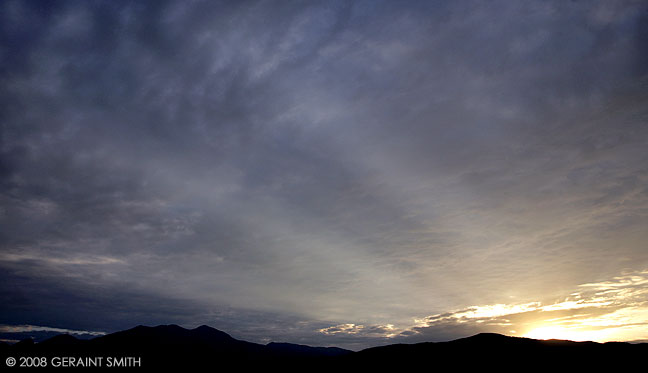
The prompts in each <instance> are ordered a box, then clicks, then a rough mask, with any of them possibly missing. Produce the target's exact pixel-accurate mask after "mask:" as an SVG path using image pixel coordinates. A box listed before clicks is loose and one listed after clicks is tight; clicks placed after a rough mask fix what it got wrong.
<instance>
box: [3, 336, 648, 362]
mask: <svg viewBox="0 0 648 373" xmlns="http://www.w3.org/2000/svg"><path fill="white" fill-rule="evenodd" d="M0 354H1V355H2V359H3V360H0V361H2V362H4V359H5V358H7V357H14V358H16V359H19V358H20V357H21V356H22V357H35V356H39V357H43V356H44V357H47V358H48V359H51V358H54V357H60V356H68V357H73V358H77V359H79V358H83V357H90V358H93V357H103V358H105V359H107V358H108V357H124V358H135V359H138V360H137V361H139V363H138V364H136V365H134V366H131V367H130V369H139V370H141V369H144V370H149V369H156V370H158V369H168V368H173V369H187V368H192V369H197V368H201V369H204V368H209V367H211V368H214V369H216V370H218V369H220V368H222V367H237V368H243V369H250V368H251V369H254V370H267V369H270V368H272V369H281V370H284V371H286V370H290V371H292V370H295V371H296V370H300V371H301V370H309V371H313V370H316V371H323V370H335V371H357V370H363V371H365V370H367V369H371V370H376V371H392V370H394V371H403V370H404V369H406V370H410V369H412V370H414V369H417V370H418V369H420V367H421V366H424V367H437V366H439V367H447V366H450V367H453V368H456V369H462V370H463V369H483V368H486V367H488V368H497V369H498V370H504V371H509V370H522V369H524V370H536V369H554V370H555V369H558V370H565V369H568V368H569V369H581V370H582V369H595V370H599V369H602V368H607V369H615V370H618V369H621V368H631V367H634V366H635V365H634V364H639V363H641V364H643V362H644V360H645V358H646V357H648V344H646V343H640V344H631V343H624V342H611V343H596V342H572V341H563V340H535V339H529V338H520V337H509V336H504V335H500V334H492V333H482V334H477V335H474V336H471V337H467V338H461V339H457V340H453V341H449V342H424V343H416V344H392V345H387V346H380V347H372V348H368V349H365V350H362V351H359V352H352V351H349V350H345V349H341V348H337V347H311V346H305V345H299V344H292V343H276V342H272V343H269V344H267V345H263V344H258V343H252V342H246V341H241V340H237V339H235V338H233V337H231V336H230V335H229V334H227V333H225V332H222V331H220V330H217V329H214V328H211V327H209V326H206V325H203V326H200V327H198V328H195V329H185V328H182V327H180V326H177V325H160V326H156V327H147V326H141V325H140V326H137V327H135V328H132V329H128V330H124V331H120V332H116V333H112V334H108V335H105V336H101V337H96V338H93V339H90V340H82V339H77V338H75V337H73V336H70V335H58V336H55V337H53V338H50V339H48V340H46V341H43V342H41V343H33V341H31V340H24V341H21V342H19V343H16V344H14V345H7V344H4V345H1V346H0ZM48 361H50V360H48ZM104 362H105V360H104ZM104 367H105V366H104ZM50 368H52V367H51V366H50ZM61 369H63V368H61V367H57V368H56V370H59V371H60V370H61ZM75 369H80V367H76V368H75ZM86 369H88V368H87V367H86ZM40 370H41V371H42V369H40Z"/></svg>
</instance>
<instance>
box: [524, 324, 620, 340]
mask: <svg viewBox="0 0 648 373" xmlns="http://www.w3.org/2000/svg"><path fill="white" fill-rule="evenodd" d="M609 333H610V332H609V331H608V330H582V329H572V328H567V327H561V326H543V327H540V328H536V329H533V330H531V331H529V332H527V333H526V334H524V337H527V338H533V339H564V340H569V341H577V342H583V341H594V342H603V341H606V340H607V337H608V335H609Z"/></svg>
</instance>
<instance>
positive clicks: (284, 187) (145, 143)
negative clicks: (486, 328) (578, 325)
mask: <svg viewBox="0 0 648 373" xmlns="http://www.w3.org/2000/svg"><path fill="white" fill-rule="evenodd" d="M0 7H1V8H2V9H1V10H0V17H2V18H1V19H0V25H2V26H0V39H1V40H2V42H1V43H0V58H1V59H2V66H3V69H2V71H0V79H1V80H2V82H3V84H2V85H0V102H1V103H2V107H3V108H5V110H3V111H2V113H0V117H1V121H0V122H1V123H2V126H1V127H0V225H1V226H2V227H3V229H2V231H1V232H0V250H1V251H0V259H1V260H0V267H1V269H2V271H0V273H2V274H1V275H0V277H2V280H3V283H4V284H6V285H3V286H0V289H1V290H2V292H1V293H0V295H1V296H2V298H3V300H6V301H4V302H2V303H1V304H2V306H1V308H2V311H3V312H2V313H1V314H2V315H3V316H2V317H3V319H2V320H0V322H3V323H7V324H9V323H13V324H35V325H52V326H57V327H61V328H71V329H79V330H86V329H87V330H115V329H118V328H123V327H128V326H129V325H126V324H128V323H132V322H133V321H134V320H135V319H137V320H141V321H146V320H147V318H148V321H149V322H153V321H160V322H161V323H165V324H168V323H171V322H177V323H181V324H183V325H189V324H193V323H194V322H198V321H199V320H200V322H202V323H205V322H206V321H209V316H208V315H209V312H207V311H204V310H218V312H216V313H218V315H219V316H218V317H215V318H216V319H217V320H218V322H219V325H225V326H227V327H228V328H229V329H230V330H233V331H235V332H236V333H239V332H240V333H243V334H241V335H245V336H246V337H249V338H251V339H255V338H256V339H258V340H260V339H263V338H269V336H271V335H272V336H280V337H282V338H284V337H285V338H287V339H289V338H290V335H289V334H287V333H284V332H282V330H290V333H293V334H292V336H293V338H296V339H299V340H300V341H307V340H309V339H308V338H312V340H314V341H324V339H322V338H324V337H326V338H329V339H327V341H334V342H342V343H346V342H348V343H352V344H353V345H354V346H360V345H361V344H362V343H365V344H367V343H369V342H370V341H378V340H379V339H365V340H364V342H363V340H361V339H360V338H362V336H363V335H367V338H369V334H370V333H372V334H371V338H374V337H375V336H378V335H382V336H384V335H388V334H390V333H391V331H390V330H389V329H386V326H387V325H394V328H395V329H396V330H401V331H404V332H407V333H413V334H416V333H415V332H416V330H415V329H412V328H413V327H412V320H413V319H414V318H417V319H421V320H427V321H425V322H430V323H431V324H434V325H436V329H434V330H436V331H438V333H441V332H443V333H441V334H435V335H430V338H433V339H438V338H446V337H450V336H456V335H459V334H464V332H468V331H471V332H472V331H473V330H477V329H475V328H476V326H475V325H476V323H475V322H472V321H471V322H467V323H464V324H459V323H458V322H457V320H459V319H460V320H477V319H480V320H484V321H483V322H482V323H481V324H484V323H488V322H490V321H488V320H490V319H489V318H488V317H486V316H484V317H481V318H477V317H474V316H475V315H478V314H480V315H486V314H488V312H491V313H497V312H513V311H515V312H513V313H512V315H523V314H525V313H522V312H521V311H520V310H516V309H511V310H508V308H507V307H509V305H511V304H513V305H514V306H515V305H518V306H520V307H529V308H531V307H532V306H531V304H535V303H536V302H541V304H542V305H543V307H545V306H547V307H548V306H550V305H554V306H555V307H559V306H558V305H559V304H562V303H564V301H563V300H560V301H556V300H549V301H547V300H546V299H547V297H550V296H551V294H554V293H561V294H563V293H565V294H566V293H568V292H570V291H572V290H573V289H577V286H578V285H579V284H583V283H594V282H596V281H598V280H597V279H607V278H612V277H613V276H616V275H617V274H618V273H620V271H621V270H623V269H625V268H628V269H631V270H639V269H642V268H645V267H646V265H647V264H648V253H647V252H646V250H645V245H644V242H646V239H648V236H647V234H646V231H645V229H644V227H645V226H646V223H648V214H646V211H647V210H646V207H647V206H648V191H647V189H646V185H647V182H648V176H647V175H648V169H647V168H646V166H645V165H646V164H648V153H647V152H646V147H645V142H646V139H647V138H648V131H647V129H646V128H647V127H646V126H645V116H646V107H648V106H647V105H646V101H647V98H648V94H647V90H646V88H647V87H648V85H647V84H646V73H647V72H648V70H646V66H648V63H645V62H646V60H647V56H648V49H647V48H646V46H647V45H648V43H646V42H645V28H646V26H645V25H646V19H645V18H646V17H645V5H643V4H641V3H636V2H616V3H615V4H614V5H610V4H609V3H608V2H599V3H594V4H582V3H578V2H572V3H566V2H562V1H553V2H552V1H548V2H547V1H528V2H520V3H511V2H507V1H494V2H491V3H489V4H488V5H484V4H482V3H481V2H472V1H466V2H454V1H440V2H434V3H427V2H411V3H408V4H407V5H402V4H399V5H396V4H393V3H389V2H385V3H375V2H354V3H353V4H349V3H346V2H325V3H296V2H286V3H282V4H281V5H277V4H269V3H264V2H255V1H251V2H240V3H238V2H237V3H215V2H205V3H184V2H178V1H158V2H153V3H113V2H110V3H108V2H106V3H81V4H79V3H72V2H69V3H68V2H60V3H59V2H57V3H52V2H40V1H4V2H2V5H0ZM582 292H584V290H583V291H582ZM54 295H56V297H58V300H57V299H55V298H56V297H55V296H54ZM588 299H589V300H588V302H589V303H588V302H581V301H580V300H579V299H576V298H570V300H569V302H572V303H569V304H563V305H561V306H560V307H571V308H569V309H570V310H572V309H574V310H575V309H576V308H575V307H580V308H578V310H580V311H587V312H590V308H591V309H595V308H597V309H606V307H612V306H613V305H606V304H605V302H608V301H609V299H607V298H605V299H603V300H602V301H600V302H598V303H600V304H598V303H597V301H596V297H592V298H588ZM118 300H119V301H118ZM565 302H566V301H565ZM579 302H580V303H579ZM156 303H157V304H162V305H164V306H162V307H161V308H162V309H157V308H156V307H155V304H156ZM110 304H121V305H123V307H121V308H120V307H116V306H114V305H113V306H110V307H108V309H110V310H112V311H111V312H108V311H102V307H104V306H106V305H110ZM183 304H184V305H186V307H185V308H183V307H182V305H183ZM474 305H482V306H479V307H477V308H474V307H476V306H474ZM485 305H491V306H485ZM496 305H505V306H496ZM525 305H526V306H525ZM480 307H481V308H480ZM484 307H486V308H484ZM489 307H490V308H489ZM501 307H504V309H500V308H501ZM538 307H539V306H538ZM76 309H79V310H84V311H86V312H87V313H88V314H95V315H97V317H96V319H95V320H90V319H85V318H82V319H81V320H80V319H78V318H76V317H75V313H76V311H75V310H76ZM223 310H245V312H241V314H245V315H246V316H244V317H237V314H238V313H237V312H229V311H223ZM448 310H456V311H455V313H451V314H453V315H454V314H456V315H455V316H457V317H459V319H457V317H452V316H447V317H446V316H443V317H442V318H441V319H434V318H428V316H426V315H445V314H446V313H447V311H448ZM518 311H519V312H518ZM564 311H565V310H561V309H555V310H552V311H549V310H548V309H547V310H541V309H535V310H529V311H528V312H526V313H528V314H529V315H535V314H543V315H544V314H548V313H550V312H556V313H559V312H564ZM516 312H517V313H516ZM592 312H593V311H592ZM254 315H256V316H254ZM503 317H504V316H492V317H491V319H493V320H492V322H493V323H500V324H504V323H506V321H504V320H503V319H502V320H500V319H501V318H503ZM520 317H521V316H520ZM227 318H230V319H229V320H227ZM290 318H294V319H295V320H299V321H296V323H302V324H299V326H298V327H297V326H295V327H294V328H288V327H287V325H292V324H291V323H290V322H289V321H288V320H289V319H290ZM141 321H140V322H141ZM141 323H146V322H141ZM265 323H268V324H269V325H272V326H269V327H268V326H266V325H265ZM346 323H351V324H353V325H355V326H357V327H358V328H359V326H362V328H361V329H358V328H356V329H357V333H356V334H355V337H354V338H356V339H353V340H352V339H348V340H347V339H344V338H346V337H345V333H343V332H341V331H340V332H337V333H335V334H331V335H324V334H322V333H319V332H318V330H321V329H326V328H328V327H330V326H332V325H340V324H346ZM196 325H200V323H197V324H196ZM255 325H256V326H255ZM441 326H443V328H445V329H443V328H441ZM500 326H501V327H502V328H504V327H505V325H500ZM468 327H469V328H468ZM282 328H285V329H282ZM461 328H464V329H461ZM466 328H468V329H466ZM428 329H429V330H430V331H431V330H432V329H433V328H428ZM442 329H443V330H442ZM230 330H227V331H230ZM331 331H333V329H332V330H331ZM363 333H364V334H363ZM518 333H522V331H518ZM394 338H395V337H394ZM327 343H328V342H327Z"/></svg>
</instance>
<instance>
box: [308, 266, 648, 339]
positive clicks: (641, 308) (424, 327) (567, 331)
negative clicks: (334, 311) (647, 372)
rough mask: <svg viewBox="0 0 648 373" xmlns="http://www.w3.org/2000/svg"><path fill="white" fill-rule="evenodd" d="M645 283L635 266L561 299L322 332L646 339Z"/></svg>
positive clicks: (423, 336) (644, 276)
mask: <svg viewBox="0 0 648 373" xmlns="http://www.w3.org/2000/svg"><path fill="white" fill-rule="evenodd" d="M646 285H648V271H636V272H630V273H627V274H624V275H622V276H616V277H614V278H613V279H611V280H609V281H603V282H597V283H587V284H581V285H580V286H579V287H578V291H576V292H573V293H571V294H570V295H569V296H568V297H566V298H564V299H563V300H561V301H557V302H540V301H538V302H531V303H524V304H495V305H482V306H472V307H468V308H465V309H462V310H457V311H451V312H446V313H443V314H436V315H431V316H426V317H424V318H420V319H414V320H413V321H414V323H413V325H410V326H404V327H400V328H395V327H394V326H393V325H392V326H390V327H389V328H384V327H381V326H375V327H365V326H364V325H355V324H340V325H336V326H331V327H328V328H322V329H320V330H319V332H320V333H323V334H326V335H339V334H345V335H348V336H359V335H362V336H363V337H366V338H376V339H378V340H380V341H381V343H383V344H386V343H395V342H401V343H402V342H409V343H413V342H423V341H444V340H451V339H456V338H461V337H466V336H469V335H472V334H476V333H480V332H497V333H502V334H506V335H516V336H527V337H530V338H540V339H548V338H554V339H571V340H595V341H599V342H607V341H623V340H632V339H644V338H645V336H646V335H648V302H646V300H645V299H646V298H645V295H646V294H647V293H648V286H646ZM633 336H634V337H633Z"/></svg>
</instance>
